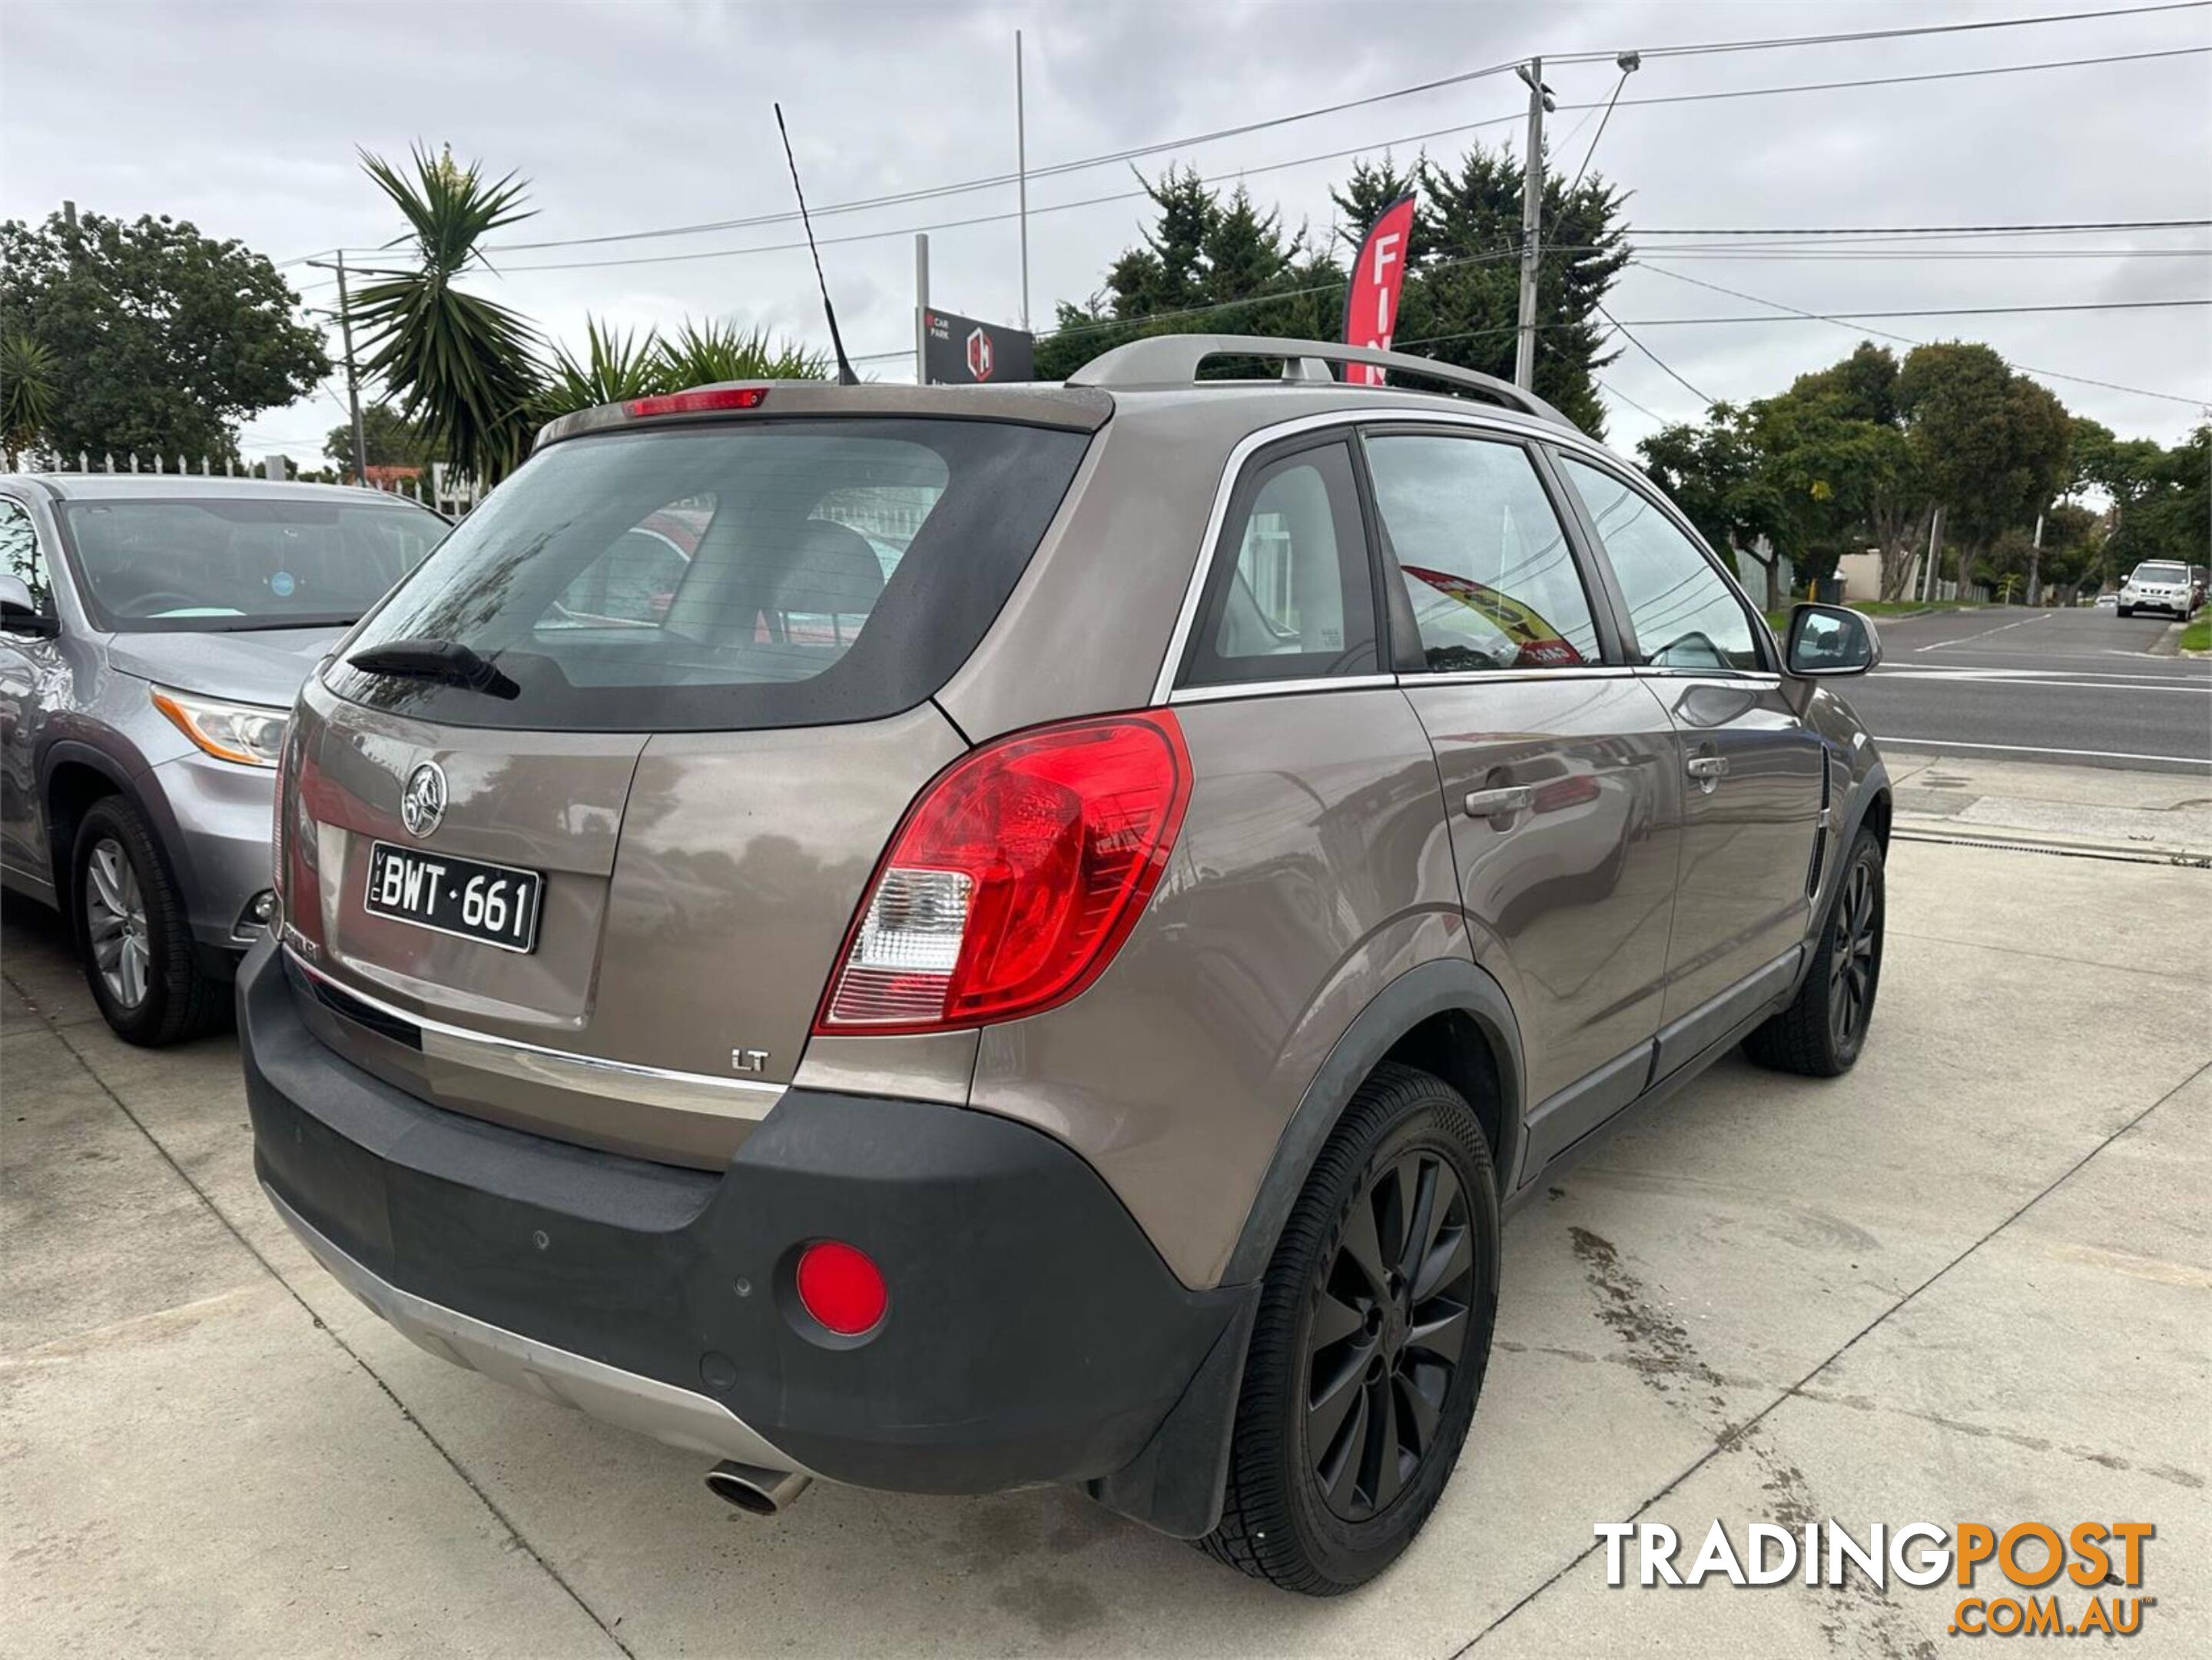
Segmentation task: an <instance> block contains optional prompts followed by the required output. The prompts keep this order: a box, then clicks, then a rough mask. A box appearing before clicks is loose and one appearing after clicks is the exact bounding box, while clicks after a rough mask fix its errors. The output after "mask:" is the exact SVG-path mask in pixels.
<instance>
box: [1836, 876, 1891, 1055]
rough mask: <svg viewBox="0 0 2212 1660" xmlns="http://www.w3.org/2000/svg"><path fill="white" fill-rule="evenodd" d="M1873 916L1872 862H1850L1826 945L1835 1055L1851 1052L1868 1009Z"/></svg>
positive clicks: (1874, 949)
mask: <svg viewBox="0 0 2212 1660" xmlns="http://www.w3.org/2000/svg"><path fill="white" fill-rule="evenodd" d="M1876 914H1877V913H1876V895H1875V869H1874V866H1873V865H1872V864H1871V863H1870V862H1869V860H1863V859H1861V860H1854V861H1853V862H1852V865H1851V867H1850V870H1849V871H1847V872H1846V873H1844V886H1843V891H1842V893H1841V894H1839V895H1838V903H1837V905H1836V920H1835V923H1834V925H1833V937H1832V939H1830V940H1829V943H1828V1030H1829V1032H1830V1034H1831V1035H1832V1037H1833V1038H1834V1040H1835V1045H1836V1049H1837V1051H1838V1053H1839V1054H1846V1055H1848V1054H1854V1053H1856V1052H1857V1049H1858V1046H1859V1043H1860V1041H1861V1040H1862V1039H1863V1038H1864V1037H1865V1036H1866V1026H1867V1021H1868V1019H1869V1017H1870V1016H1872V1014H1873V1013H1874V988H1875V977H1876V976H1878V975H1879V974H1880V973H1881V934H1880V933H1878V932H1877V931H1876V930H1875V918H1876Z"/></svg>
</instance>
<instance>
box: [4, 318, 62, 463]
mask: <svg viewBox="0 0 2212 1660" xmlns="http://www.w3.org/2000/svg"><path fill="white" fill-rule="evenodd" d="M60 374H61V362H60V360H59V359H58V358H57V357H55V356H54V354H53V352H52V350H50V349H49V348H48V347H46V346H45V345H43V344H40V342H38V341H36V340H33V338H32V337H30V336H29V335H27V334H9V335H7V336H5V337H0V447H5V449H6V450H7V452H8V466H9V471H14V469H15V459H16V457H17V456H19V455H20V454H21V453H22V452H23V451H25V450H27V449H28V448H30V447H31V446H32V445H33V444H35V443H37V442H38V441H39V435H40V433H42V432H44V431H45V430H46V426H47V424H48V423H50V422H52V419H53V418H54V383H55V381H56V380H58V378H59V376H60Z"/></svg>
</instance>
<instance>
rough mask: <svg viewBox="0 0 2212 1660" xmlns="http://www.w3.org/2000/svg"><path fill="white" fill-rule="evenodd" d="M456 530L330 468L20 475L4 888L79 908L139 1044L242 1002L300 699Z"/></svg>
mask: <svg viewBox="0 0 2212 1660" xmlns="http://www.w3.org/2000/svg"><path fill="white" fill-rule="evenodd" d="M446 529H447V526H446V521H445V520H443V519H441V518H440V517H439V516H438V515H437V514H435V513H432V512H430V511H428V509H427V508H417V507H416V506H414V505H412V504H411V503H409V502H402V501H399V500H398V499H397V498H395V497H392V496H384V495H380V494H379V493H377V492H376V491H374V490H360V489H337V488H334V487H332V486H330V485H326V484H278V483H258V482H255V481H253V480H251V479H242V478H204V477H203V478H192V477H183V476H181V475H171V476H167V477H161V476H151V477H149V476H137V477H129V476H126V477H115V476H112V475H109V474H88V473H47V474H34V475H19V476H14V477H0V882H4V883H5V885H7V886H8V887H9V888H10V889H11V890H14V891H18V892H21V893H24V894H27V895H28V896H30V897H33V898H35V899H39V900H42V901H44V902H45V903H48V904H51V905H56V906H58V907H60V908H61V909H63V910H64V913H65V914H66V915H67V917H68V919H69V921H70V924H71V926H72V928H73V931H74V933H75V934H76V940H77V943H78V946H79V947H80V950H81V952H82V956H83V958H84V964H85V977H86V979H87V980H88V982H90V984H91V987H92V995H93V1000H94V1002H96V1003H97V1004H98V1005H99V1007H100V1013H101V1014H103V1015H105V1016H106V1018H107V1023H108V1025H111V1026H112V1027H113V1028H114V1029H115V1031H117V1032H118V1034H119V1035H120V1036H122V1037H125V1038H126V1039H128V1040H129V1041H131V1043H173V1042H175V1041H177V1040H178V1039H180V1038H185V1037H191V1036H193V1035H194V1034H195V1033H197V1032H199V1031H204V1030H205V1029H206V1028H207V1027H208V1026H209V1025H211V1024H214V1023H216V1022H218V1021H220V1020H221V1019H222V1017H223V1016H224V1015H225V1014H226V1013H227V1012H228V1008H229V1006H230V978H231V971H232V970H233V968H234V966H235V965H236V964H237V962H238V960H239V958H240V957H241V956H243V955H244V953H245V952H246V947H247V946H251V945H252V943H253V942H254V940H256V939H259V938H260V937H261V935H262V934H263V933H266V932H267V924H268V921H269V916H270V904H271V903H272V901H271V896H270V891H269V826H270V819H271V814H272V812H273V811H274V802H275V792H274V790H273V788H272V787H271V786H272V784H273V782H274V778H275V772H274V769H275V767H276V751H277V745H278V742H279V740H280V739H281V737H282V735H283V728H284V717H285V713H286V711H287V709H289V707H290V705H291V702H292V700H293V698H294V697H295V696H297V694H298V692H299V689H300V683H301V680H303V679H305V678H307V671H308V670H309V669H310V668H312V667H313V666H314V661H315V659H316V658H318V657H319V656H320V655H321V654H323V653H324V652H325V651H327V650H328V649H329V648H330V647H331V642H333V641H335V640H336V639H337V637H338V635H340V634H341V633H343V631H344V630H345V629H347V628H349V627H350V626H351V625H352V624H353V623H356V622H357V621H358V620H359V619H360V617H361V614H362V611H366V610H367V609H368V607H369V606H370V605H373V604H374V603H375V602H376V601H377V600H378V599H381V598H382V597H383V594H384V592H385V590H386V589H387V588H389V587H391V586H392V584H393V583H394V582H396V581H398V580H399V578H400V577H402V576H404V575H406V573H407V572H408V571H409V570H410V569H413V568H414V566H415V565H416V563H417V562H419V561H420V560H421V559H422V556H423V555H424V554H426V553H428V551H429V550H430V549H431V548H432V547H434V546H435V545H436V544H437V543H438V541H439V539H440V538H442V537H443V536H444V535H445V533H446Z"/></svg>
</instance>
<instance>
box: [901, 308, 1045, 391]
mask: <svg viewBox="0 0 2212 1660" xmlns="http://www.w3.org/2000/svg"><path fill="white" fill-rule="evenodd" d="M921 323H922V329H921V334H922V341H923V358H922V362H923V366H924V368H926V369H927V372H928V379H929V383H930V384H931V385H932V386H987V385H995V384H996V383H997V382H999V381H1001V380H1036V337H1035V336H1033V335H1030V334H1029V333H1027V332H1025V331H1023V330H1020V329H1007V328H1000V326H999V325H997V324H995V323H985V322H981V321H979V320H978V319H975V318H973V317H956V316H955V315H953V313H951V312H949V311H936V310H929V311H925V312H923V313H922V317H921Z"/></svg>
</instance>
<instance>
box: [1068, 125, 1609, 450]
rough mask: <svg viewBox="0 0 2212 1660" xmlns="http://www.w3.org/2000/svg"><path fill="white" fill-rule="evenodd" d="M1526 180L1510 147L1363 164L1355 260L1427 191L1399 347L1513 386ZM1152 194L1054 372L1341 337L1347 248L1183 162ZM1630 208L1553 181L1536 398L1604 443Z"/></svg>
mask: <svg viewBox="0 0 2212 1660" xmlns="http://www.w3.org/2000/svg"><path fill="white" fill-rule="evenodd" d="M1521 186H1522V169H1521V166H1520V164H1519V163H1518V162H1517V161H1514V160H1513V159H1512V157H1511V155H1510V154H1509V153H1507V152H1505V151H1503V150H1497V151H1492V150H1487V149H1483V148H1482V147H1481V146H1480V145H1477V146H1475V147H1474V149H1470V150H1469V151H1468V153H1467V155H1465V156H1464V157H1462V159H1461V160H1460V161H1458V162H1457V163H1456V164H1455V165H1454V166H1452V167H1449V168H1445V167H1437V166H1436V165H1435V164H1433V163H1431V161H1428V160H1427V159H1426V158H1425V157H1423V158H1422V159H1420V160H1419V161H1416V162H1415V163H1414V165H1413V167H1411V168H1408V169H1401V168H1400V167H1398V166H1397V165H1396V164H1395V162H1394V161H1391V159H1390V158H1389V157H1388V156H1387V155H1386V156H1385V157H1384V158H1383V161H1380V162H1379V163H1370V162H1367V161H1358V162H1356V163H1355V164H1354V165H1353V167H1352V176H1351V178H1350V179H1349V180H1348V181H1347V182H1346V184H1345V185H1344V186H1343V187H1342V188H1340V189H1338V190H1334V191H1333V192H1331V195H1332V198H1333V199H1334V202H1335V204H1336V205H1337V208H1338V210H1339V211H1340V214H1341V215H1342V218H1341V220H1340V226H1339V233H1338V237H1339V240H1340V242H1341V243H1342V244H1343V245H1344V248H1345V251H1346V253H1347V255H1349V254H1351V253H1352V252H1356V250H1357V248H1358V244H1359V241H1360V240H1361V239H1362V238H1363V237H1364V235H1365V234H1366V232H1367V228H1368V227H1369V226H1370V225H1371V224H1372V223H1373V222H1374V219H1375V216H1376V215H1377V214H1379V213H1380V212H1381V211H1382V210H1383V208H1384V207H1385V206H1387V205H1388V204H1389V203H1391V202H1393V201H1395V200H1396V199H1397V198H1399V197H1401V196H1403V195H1406V194H1407V192H1409V191H1410V192H1418V193H1419V195H1420V197H1421V204H1420V206H1419V210H1417V212H1416V213H1415V216H1414V220H1413V235H1412V237H1411V239H1410V240H1409V244H1408V246H1407V269H1406V280H1405V287H1404V289H1403V290H1402V293H1401V300H1400V306H1399V313H1398V325H1397V330H1396V338H1397V340H1398V342H1399V343H1400V344H1401V346H1402V347H1403V348H1404V349H1406V350H1409V351H1413V352H1415V353H1418V354H1420V355H1423V356H1431V357H1433V358H1435V359H1436V360H1437V361H1438V362H1446V363H1455V364H1458V365H1461V366H1462V367H1464V368H1474V369H1480V370H1482V371H1484V372H1485V373H1487V374H1495V375H1497V376H1498V377H1499V378H1500V379H1510V377H1511V375H1512V373H1513V346H1514V329H1515V326H1516V320H1517V318H1518V313H1519V306H1520V289H1519V284H1520V276H1519V267H1518V263H1517V259H1518V252H1517V251H1518V249H1519V246H1520V241H1521ZM1145 188H1146V192H1147V193H1148V194H1149V195H1150V197H1151V198H1152V207H1153V210H1154V222H1153V224H1152V228H1151V229H1149V230H1148V231H1146V233H1145V235H1144V237H1143V240H1141V241H1140V242H1139V244H1137V245H1136V246H1133V247H1131V248H1129V249H1127V250H1126V251H1125V252H1123V253H1122V254H1121V257H1120V258H1117V259H1116V260H1115V261H1114V263H1113V264H1112V265H1109V267H1108V268H1107V271H1106V279H1105V285H1104V287H1103V289H1100V290H1099V291H1098V292H1097V293H1096V294H1094V295H1091V297H1090V298H1089V299H1088V300H1087V301H1084V302H1083V303H1081V304H1079V305H1077V304H1071V303H1069V302H1067V301H1062V302H1060V305H1059V306H1058V307H1057V308H1056V313H1055V316H1056V322H1057V326H1056V327H1055V329H1054V331H1053V332H1052V333H1050V334H1047V335H1044V336H1042V337H1041V338H1040V339H1039V340H1038V342H1037V373H1038V374H1039V375H1040V376H1042V377H1043V378H1045V379H1047V380H1057V379H1061V378H1064V377H1065V376H1066V375H1067V374H1070V373H1071V372H1073V370H1075V369H1076V368H1080V367H1081V366H1082V365H1083V364H1084V363H1085V362H1088V361H1089V360H1090V359H1091V358H1092V357H1094V356H1097V354H1098V353H1100V352H1102V351H1104V350H1107V349H1108V348H1109V347H1110V346H1115V345H1118V344H1121V342H1123V341H1125V340H1129V339H1133V338H1135V337H1138V336H1139V335H1143V334H1152V333H1167V332H1182V331H1190V332H1211V333H1229V334H1258V335H1265V336H1268V337H1274V338H1297V339H1323V340H1334V339H1336V338H1339V337H1340V336H1341V333H1342V331H1343V323H1344V296H1345V285H1346V279H1347V272H1346V268H1345V266H1344V265H1340V264H1339V263H1338V260H1337V257H1336V252H1335V251H1334V250H1332V249H1327V248H1317V247H1315V246H1312V245H1311V244H1310V242H1309V240H1308V239H1307V236H1306V234H1305V232H1304V230H1303V229H1301V230H1300V231H1299V232H1297V234H1287V233H1285V230H1284V228H1283V226H1282V223H1281V220H1280V217H1279V215H1278V214H1275V213H1271V212H1262V211H1261V210H1260V209H1259V208H1257V207H1256V206H1255V204H1253V202H1252V200H1251V198H1250V197H1249V194H1248V193H1247V192H1245V190H1244V189H1243V187H1242V186H1241V185H1240V186H1239V187H1238V188H1237V190H1236V191H1235V192H1232V193H1231V195H1230V196H1229V197H1228V198H1226V199H1224V198H1222V196H1221V195H1220V194H1219V192H1216V191H1214V190H1213V189H1212V188H1211V187H1210V186H1208V185H1206V182H1205V180H1204V179H1201V178H1200V176H1199V175H1198V173H1196V171H1195V170H1194V169H1188V168H1178V167H1170V169H1169V170H1168V171H1167V173H1164V174H1163V175H1162V176H1161V177H1160V178H1158V179H1154V180H1151V181H1148V182H1146V185H1145ZM1621 200H1622V198H1621V197H1620V194H1619V192H1616V191H1615V190H1614V189H1613V187H1612V186H1611V185H1608V184H1607V183H1606V182H1605V181H1604V180H1603V179H1600V178H1597V177H1595V176H1593V177H1591V178H1589V179H1585V180H1584V181H1583V183H1581V184H1580V185H1577V186H1576V187H1575V188H1574V189H1573V190H1572V191H1571V192H1570V191H1569V189H1568V188H1567V181H1565V180H1564V179H1557V178H1553V179H1548V180H1547V184H1546V186H1545V199H1544V215H1545V223H1546V227H1547V228H1546V231H1545V237H1544V258H1543V263H1542V265H1541V269H1540V274H1539V277H1538V282H1537V320H1538V323H1539V325H1540V327H1541V333H1540V335H1539V350H1538V351H1537V355H1536V386H1535V389H1536V391H1537V392H1538V393H1539V394H1540V395H1541V396H1542V397H1544V398H1548V399H1550V400H1551V401H1552V403H1553V404H1556V405H1557V406H1558V407H1559V409H1560V410H1562V411H1563V412H1564V413H1565V415H1566V416H1567V417H1568V418H1569V419H1570V420H1572V421H1573V422H1575V423H1576V424H1577V425H1578V426H1580V427H1581V428H1582V429H1583V430H1584V431H1586V432H1589V433H1591V434H1593V435H1599V436H1602V435H1603V434H1604V430H1605V411H1604V407H1603V405H1602V404H1600V403H1599V401H1598V398H1597V391H1596V384H1595V374H1596V371H1597V370H1599V369H1600V368H1603V367H1604V366H1605V365H1606V364H1607V363H1608V362H1611V361H1612V357H1611V356H1609V355H1607V354H1606V353H1605V352H1604V351H1603V350H1602V343H1603V339H1604V326H1603V324H1602V321H1601V316H1600V313H1599V310H1598V307H1599V305H1600V303H1601V301H1603V299H1604V296H1605V293H1606V290H1607V288H1608V287H1609V286H1610V285H1611V283H1612V282H1613V278H1614V277H1617V276H1618V275H1619V273H1620V270H1621V268H1622V267H1623V266H1624V265H1626V263H1627V261H1628V250H1627V248H1626V246H1624V245H1623V243H1622V241H1621V233H1620V223H1619V220H1620V204H1621ZM1230 367H1231V368H1232V369H1233V368H1235V367H1236V366H1230Z"/></svg>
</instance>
